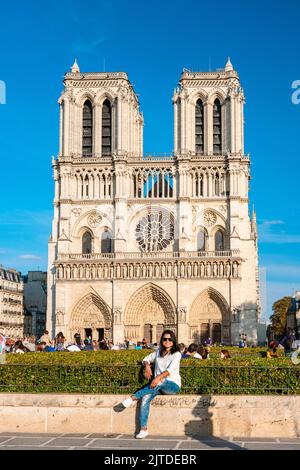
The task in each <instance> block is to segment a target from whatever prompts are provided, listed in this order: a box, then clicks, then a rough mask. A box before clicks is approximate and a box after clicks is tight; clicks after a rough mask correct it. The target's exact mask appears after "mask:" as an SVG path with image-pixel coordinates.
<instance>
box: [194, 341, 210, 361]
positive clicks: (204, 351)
mask: <svg viewBox="0 0 300 470" xmlns="http://www.w3.org/2000/svg"><path fill="white" fill-rule="evenodd" d="M197 353H198V354H200V356H201V357H202V359H207V356H208V349H207V348H205V347H204V346H202V344H200V345H199V346H198V349H197Z"/></svg>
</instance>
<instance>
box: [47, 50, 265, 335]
mask: <svg viewBox="0 0 300 470" xmlns="http://www.w3.org/2000/svg"><path fill="white" fill-rule="evenodd" d="M59 104H60V145H59V154H58V157H57V159H54V158H53V162H52V165H53V169H54V181H55V196H54V218H53V224H52V234H51V237H50V241H49V266H48V305H47V329H48V330H49V332H51V334H52V336H54V335H55V334H56V333H57V332H58V331H63V332H64V334H65V336H66V337H67V338H68V339H69V340H72V339H73V337H74V334H75V333H76V332H79V333H80V334H81V336H82V337H83V338H84V337H86V336H92V337H93V339H97V340H98V339H100V340H101V339H102V338H103V337H106V338H111V339H112V340H113V341H114V342H115V343H119V342H123V341H124V338H129V339H132V340H133V341H139V340H141V339H142V338H146V340H147V341H149V342H152V343H154V342H157V341H158V340H159V338H160V335H161V333H162V331H163V329H164V328H165V327H168V328H171V329H172V330H174V331H175V332H176V333H177V335H178V339H179V341H180V342H184V343H186V344H189V343H190V342H195V341H196V342H198V341H201V342H203V341H204V340H205V339H206V338H208V337H211V338H212V339H213V341H217V342H220V341H222V342H223V343H224V344H235V343H237V342H238V339H239V335H240V334H241V333H244V334H247V336H248V340H249V341H251V342H252V343H253V344H256V342H257V323H258V320H259V293H258V292H259V290H258V252H257V228H256V218H255V213H254V211H253V214H252V219H250V216H249V201H248V191H249V188H248V182H249V179H250V173H249V167H250V159H249V156H248V155H245V153H244V130H243V128H244V117H243V106H244V94H243V90H242V88H241V85H240V80H239V76H238V73H237V72H236V71H235V70H234V69H233V67H232V64H231V62H230V60H229V59H228V61H227V63H226V66H225V68H224V69H220V70H218V71H216V72H191V71H189V70H186V69H184V71H183V73H182V75H181V78H180V81H179V85H178V87H177V88H176V89H175V90H174V95H173V107H174V152H173V154H172V155H169V156H167V157H166V156H161V157H159V156H158V157H157V156H152V157H148V156H147V157H145V156H143V116H142V114H141V113H140V110H139V102H138V98H137V95H136V94H135V91H134V89H133V87H132V85H131V83H130V81H129V79H128V77H127V74H126V73H123V72H116V73H106V72H104V73H97V72H96V73H95V72H92V73H85V72H81V71H80V69H79V66H78V64H77V62H76V61H75V63H74V65H73V67H72V68H71V71H70V72H69V73H66V75H65V77H64V90H63V92H62V94H61V96H60V99H59Z"/></svg>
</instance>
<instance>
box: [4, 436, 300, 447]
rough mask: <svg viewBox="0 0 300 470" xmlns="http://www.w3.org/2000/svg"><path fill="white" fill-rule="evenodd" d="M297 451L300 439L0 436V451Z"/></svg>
mask: <svg viewBox="0 0 300 470" xmlns="http://www.w3.org/2000/svg"><path fill="white" fill-rule="evenodd" d="M25 449H28V450H29V449H30V450H43V449H44V450H90V449H92V450H93V449H94V450H95V449H102V450H127V451H128V450H171V449H172V450H175V451H176V450H178V451H182V450H189V451H193V450H195V451H196V450H235V449H237V450H242V449H244V450H246V449H249V450H254V449H255V450H276V449H278V450H300V438H295V439H284V438H280V439H267V438H248V439H245V438H241V439H232V438H230V437H227V438H226V437H224V438H222V439H221V438H209V437H200V436H199V437H187V436H180V437H178V436H176V437H174V436H159V437H157V436H148V437H147V438H146V439H143V440H139V439H134V437H133V436H130V435H124V434H92V433H90V434H38V433H10V432H6V433H5V432H2V433H0V450H25Z"/></svg>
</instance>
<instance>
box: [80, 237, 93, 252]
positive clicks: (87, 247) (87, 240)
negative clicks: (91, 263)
mask: <svg viewBox="0 0 300 470" xmlns="http://www.w3.org/2000/svg"><path fill="white" fill-rule="evenodd" d="M91 253H92V236H91V234H90V232H84V234H83V237H82V254H83V255H90V254H91Z"/></svg>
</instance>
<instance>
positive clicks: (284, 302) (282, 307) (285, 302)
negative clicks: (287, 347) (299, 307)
mask: <svg viewBox="0 0 300 470" xmlns="http://www.w3.org/2000/svg"><path fill="white" fill-rule="evenodd" d="M291 301H292V297H283V298H282V299H279V300H276V302H274V303H273V307H272V309H273V315H271V322H272V330H273V331H274V334H275V336H276V337H277V338H281V337H282V336H283V335H284V333H285V330H286V314H287V312H288V309H289V308H290V306H291Z"/></svg>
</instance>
